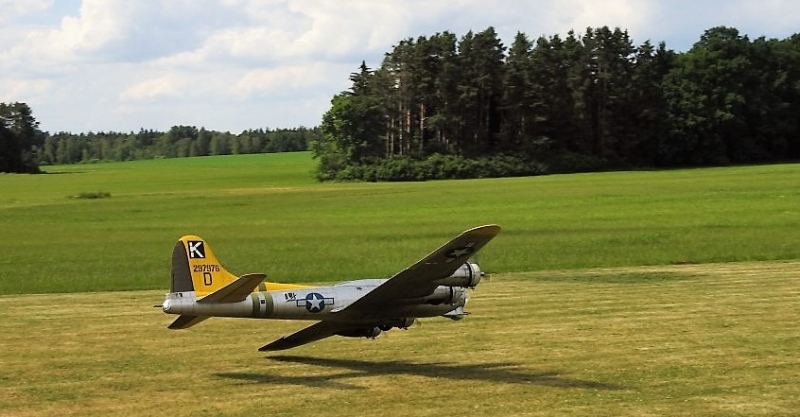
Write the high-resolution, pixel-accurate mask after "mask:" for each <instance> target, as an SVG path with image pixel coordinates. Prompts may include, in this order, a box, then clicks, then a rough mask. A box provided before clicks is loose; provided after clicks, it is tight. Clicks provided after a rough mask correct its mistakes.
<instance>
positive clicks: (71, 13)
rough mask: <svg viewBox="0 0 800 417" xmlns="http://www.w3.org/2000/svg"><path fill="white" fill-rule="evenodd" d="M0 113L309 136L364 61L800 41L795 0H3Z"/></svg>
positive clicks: (56, 126)
mask: <svg viewBox="0 0 800 417" xmlns="http://www.w3.org/2000/svg"><path fill="white" fill-rule="evenodd" d="M0 10H2V12H0V102H17V101H19V102H25V103H27V104H28V105H29V106H30V107H31V108H32V109H33V115H34V117H35V118H36V119H37V120H38V121H39V122H40V128H41V129H42V130H44V131H49V132H51V133H55V132H60V131H65V132H72V133H80V132H89V131H94V132H99V131H116V132H129V131H139V129H142V128H143V129H155V130H160V131H166V130H168V129H169V128H170V127H171V126H175V125H190V126H196V127H198V128H199V127H205V128H206V129H209V130H217V131H230V132H232V133H239V132H241V131H242V130H246V129H257V128H292V127H299V126H306V127H312V126H317V125H319V123H320V120H321V118H322V114H323V113H325V111H327V110H328V109H329V108H330V100H331V98H332V97H333V96H334V95H335V94H337V93H339V92H341V91H343V90H346V89H348V88H349V86H350V81H349V79H348V77H349V75H350V73H352V72H355V71H357V70H358V67H359V65H360V64H361V61H366V63H367V65H368V66H369V67H371V68H375V67H378V66H379V65H380V63H381V60H382V58H383V55H384V54H385V53H386V52H389V51H390V50H391V49H392V47H393V46H394V45H396V44H397V43H398V42H399V41H401V40H403V39H406V38H409V37H412V38H416V37H418V36H423V35H424V36H430V35H433V34H435V33H437V32H443V31H450V32H452V33H454V34H456V35H457V36H458V37H461V36H463V35H464V34H465V33H467V31H469V30H472V31H475V32H479V31H482V30H484V29H486V28H487V27H489V26H493V27H494V28H495V30H496V31H497V33H498V34H499V35H500V38H501V40H502V41H503V42H504V44H505V45H509V44H511V42H512V41H513V38H514V35H515V34H516V33H517V32H523V33H525V34H527V35H528V36H529V38H531V39H536V38H538V37H539V36H542V35H544V36H548V37H549V36H553V35H556V34H558V35H562V36H563V35H564V34H566V33H567V32H568V31H569V30H571V29H574V30H575V31H576V32H578V33H582V32H584V31H585V29H586V28H587V27H602V26H609V27H612V28H614V27H620V28H622V29H626V30H628V33H629V35H630V36H631V38H632V39H633V42H634V43H635V44H636V45H639V44H641V43H643V42H644V41H646V40H650V41H651V42H652V43H653V44H657V43H659V42H661V41H664V42H666V44H667V47H668V48H670V49H674V50H676V51H680V52H683V51H686V50H688V49H690V48H691V46H692V45H693V44H694V43H695V42H696V41H697V40H699V38H700V35H702V34H703V32H704V31H705V30H707V29H709V28H712V27H715V26H731V27H735V28H737V29H739V31H740V32H741V33H742V34H744V35H747V36H748V37H749V38H750V39H755V38H758V37H761V36H765V37H767V38H778V39H784V38H787V37H789V36H791V35H792V34H795V33H798V32H800V2H798V1H796V0H757V1H756V0H702V1H701V0H602V1H601V0H548V1H544V0H480V1H478V0H135V1H133V0H0Z"/></svg>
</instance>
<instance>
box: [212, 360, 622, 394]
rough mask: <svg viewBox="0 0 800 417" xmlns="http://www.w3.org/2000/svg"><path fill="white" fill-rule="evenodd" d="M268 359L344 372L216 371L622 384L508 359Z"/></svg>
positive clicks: (298, 378)
mask: <svg viewBox="0 0 800 417" xmlns="http://www.w3.org/2000/svg"><path fill="white" fill-rule="evenodd" d="M268 359H270V360H273V361H277V362H282V363H291V364H300V365H310V366H316V367H327V368H333V369H337V370H342V371H344V372H341V373H337V374H333V375H331V374H328V375H291V376H287V375H273V374H266V373H255V372H228V373H218V374H216V375H217V376H219V377H222V378H229V379H238V380H243V381H250V382H256V383H262V384H275V385H303V386H308V387H315V388H319V387H327V388H339V389H366V388H363V387H359V386H355V385H351V384H347V383H345V382H341V380H345V379H348V378H358V377H365V376H391V375H412V376H422V377H427V378H440V379H441V378H444V379H451V380H454V381H464V380H473V381H484V382H495V383H503V384H531V385H539V386H547V387H557V388H578V389H593V390H620V389H623V387H621V386H618V385H614V384H606V383H602V382H594V381H587V380H581V379H574V378H567V377H564V376H561V375H560V374H559V373H558V372H538V373H529V372H526V371H525V370H523V369H520V367H521V365H519V364H515V363H510V362H498V363H484V364H471V365H461V364H448V363H412V362H406V361H390V362H384V361H375V362H372V361H365V360H354V359H325V358H314V357H306V356H272V357H268Z"/></svg>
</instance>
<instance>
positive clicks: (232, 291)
mask: <svg viewBox="0 0 800 417" xmlns="http://www.w3.org/2000/svg"><path fill="white" fill-rule="evenodd" d="M266 277H267V276H266V275H265V274H245V275H242V276H241V277H239V278H237V279H236V281H232V282H230V283H229V284H228V285H226V286H224V287H222V288H220V289H218V290H217V291H214V292H213V293H211V294H209V295H207V296H205V297H203V298H201V299H199V300H197V302H198V303H238V302H239V301H243V300H244V299H245V298H247V297H248V296H249V295H250V294H251V293H252V292H253V291H255V290H256V287H258V284H261V282H262V281H264V278H266Z"/></svg>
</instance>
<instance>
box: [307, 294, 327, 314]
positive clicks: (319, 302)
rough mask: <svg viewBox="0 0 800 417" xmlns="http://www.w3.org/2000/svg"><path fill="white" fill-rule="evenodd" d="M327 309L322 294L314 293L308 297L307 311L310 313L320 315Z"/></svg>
mask: <svg viewBox="0 0 800 417" xmlns="http://www.w3.org/2000/svg"><path fill="white" fill-rule="evenodd" d="M324 308H325V297H323V296H322V294H320V293H316V292H312V293H309V294H308V295H306V310H308V312H309V313H319V312H320V311H322V310H323V309H324Z"/></svg>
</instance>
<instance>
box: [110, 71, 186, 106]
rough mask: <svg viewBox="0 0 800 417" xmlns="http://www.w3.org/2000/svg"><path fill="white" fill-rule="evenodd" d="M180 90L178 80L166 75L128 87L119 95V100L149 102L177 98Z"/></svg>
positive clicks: (173, 76) (179, 81)
mask: <svg viewBox="0 0 800 417" xmlns="http://www.w3.org/2000/svg"><path fill="white" fill-rule="evenodd" d="M180 90H181V80H180V78H179V77H178V76H177V75H175V74H166V75H163V76H160V77H156V78H150V79H147V80H144V81H142V82H139V83H137V84H135V85H133V86H131V87H129V88H128V89H126V90H125V91H123V92H122V93H121V94H120V95H119V98H120V100H122V101H138V100H143V99H145V100H151V99H155V98H159V97H165V96H177V95H179V93H180Z"/></svg>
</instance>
